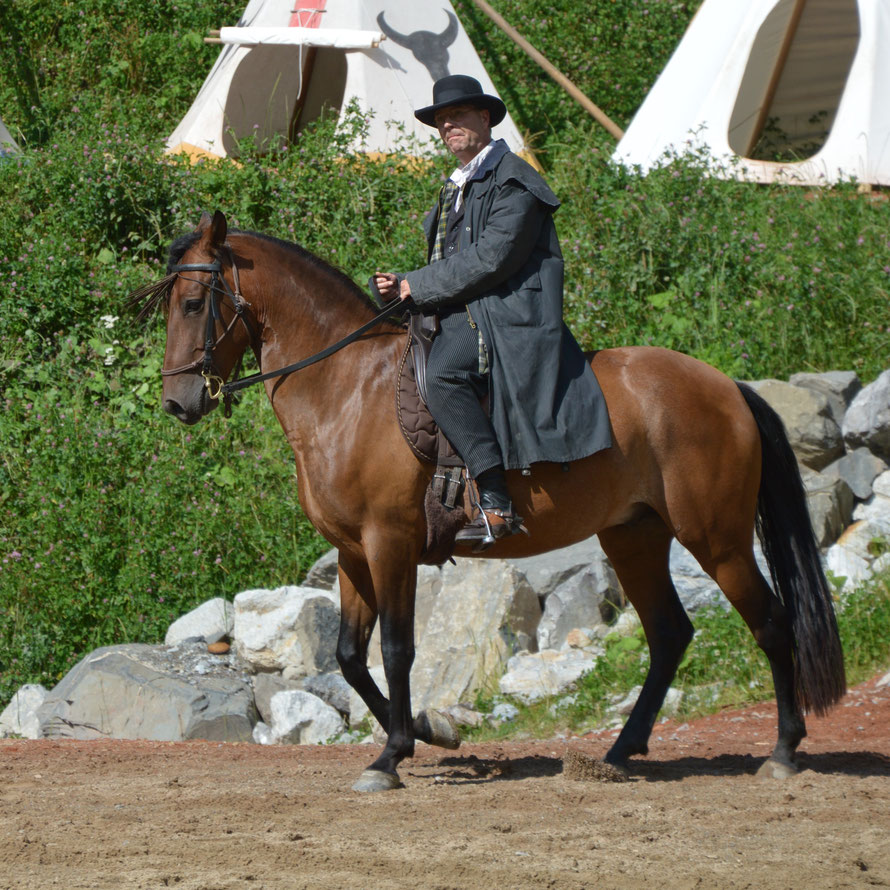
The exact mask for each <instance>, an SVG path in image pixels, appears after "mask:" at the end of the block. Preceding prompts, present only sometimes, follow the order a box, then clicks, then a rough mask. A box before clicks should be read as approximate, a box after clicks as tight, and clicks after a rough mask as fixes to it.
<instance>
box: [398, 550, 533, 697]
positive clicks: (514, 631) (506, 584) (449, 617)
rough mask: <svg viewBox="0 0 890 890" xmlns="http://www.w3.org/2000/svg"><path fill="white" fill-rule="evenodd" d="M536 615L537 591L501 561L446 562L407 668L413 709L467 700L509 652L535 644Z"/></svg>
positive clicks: (502, 662)
mask: <svg viewBox="0 0 890 890" xmlns="http://www.w3.org/2000/svg"><path fill="white" fill-rule="evenodd" d="M540 618H541V605H540V602H539V601H538V597H537V594H536V593H535V592H534V590H532V588H531V586H530V585H529V583H528V581H527V580H526V578H525V576H524V575H523V574H522V573H521V572H519V571H518V570H517V569H516V568H515V567H514V566H512V565H510V564H509V563H507V562H505V561H504V560H471V559H461V560H459V561H458V562H457V564H456V565H447V564H446V565H445V567H444V568H443V569H442V590H441V592H440V593H439V595H438V596H437V597H436V601H435V604H434V605H433V610H432V613H431V615H430V618H429V621H428V622H427V625H426V630H425V632H424V635H423V639H422V640H421V645H420V648H419V649H418V651H417V656H416V658H415V662H414V669H413V670H412V672H411V684H412V686H411V688H412V696H411V699H412V703H413V706H414V708H415V710H419V709H421V708H439V707H447V706H448V705H452V704H457V703H458V702H461V701H465V700H468V699H469V700H472V698H473V696H474V694H475V692H476V690H477V689H479V688H480V687H481V686H482V685H483V684H484V683H485V682H486V680H488V679H490V678H492V677H493V676H495V675H496V674H497V673H499V672H500V669H501V668H502V666H503V664H504V663H505V662H506V661H507V659H508V658H509V657H510V656H511V655H512V654H514V653H515V652H518V651H520V650H521V649H529V648H533V647H534V646H535V631H536V630H537V626H538V622H539V621H540Z"/></svg>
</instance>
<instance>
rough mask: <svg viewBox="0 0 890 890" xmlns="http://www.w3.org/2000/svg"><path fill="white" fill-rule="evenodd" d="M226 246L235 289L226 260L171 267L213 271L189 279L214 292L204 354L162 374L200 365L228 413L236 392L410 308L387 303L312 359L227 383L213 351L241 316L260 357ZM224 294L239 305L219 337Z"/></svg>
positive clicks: (302, 365) (287, 370)
mask: <svg viewBox="0 0 890 890" xmlns="http://www.w3.org/2000/svg"><path fill="white" fill-rule="evenodd" d="M226 249H227V250H228V251H229V260H230V262H231V266H232V278H233V280H234V285H235V288H234V290H232V289H231V288H230V287H229V285H228V283H227V282H226V280H225V278H224V277H223V276H222V274H221V273H222V262H221V260H219V259H217V260H214V261H213V262H211V263H180V264H179V265H175V266H171V267H170V272H171V274H173V273H175V274H181V273H182V272H209V273H210V283H209V284H206V283H205V282H203V281H199V280H198V279H189V280H192V281H195V282H197V283H198V284H200V285H201V286H202V287H205V288H207V290H208V292H209V294H210V307H209V309H208V311H207V325H206V328H205V333H204V354H203V356H202V357H201V358H198V359H195V360H194V361H193V362H190V363H189V364H186V365H180V366H179V367H177V368H162V369H161V375H162V376H164V377H168V376H172V375H173V374H183V373H185V372H188V371H194V370H195V369H197V368H198V367H200V368H201V376H202V377H203V378H204V386H205V387H206V388H207V392H208V394H209V395H210V398H211V399H218V398H219V397H220V396H222V397H223V398H224V399H225V405H226V415H227V416H228V415H229V413H230V410H231V397H232V393H235V392H237V391H238V390H241V389H246V388H247V387H248V386H253V384H255V383H262V382H263V381H265V380H272V379H274V378H276V377H283V376H284V375H285V374H292V373H294V372H295V371H300V370H302V369H303V368H308V367H309V366H310V365H314V364H315V363H316V362H320V361H321V360H322V359H325V358H327V357H328V356H330V355H333V354H334V353H335V352H338V351H339V350H341V349H342V348H343V347H344V346H348V345H349V344H350V343H353V342H355V341H356V340H358V339H359V337H361V336H362V335H363V334H365V333H367V332H368V331H369V330H371V328H373V327H375V326H376V325H378V324H380V322H382V321H383V320H384V319H386V318H387V317H388V316H390V315H392V314H393V312H395V310H397V309H399V308H402V309H404V308H406V307H405V306H404V304H403V302H402V301H401V300H399V299H396V300H393V301H392V302H391V303H389V304H388V305H386V306H384V307H383V309H382V310H381V311H380V312H379V313H377V315H375V316H374V317H373V318H372V319H371V320H370V321H368V322H365V324H363V325H362V326H361V327H359V328H357V329H356V330H354V331H352V332H351V333H349V334H347V335H346V336H345V337H343V339H342V340H338V341H337V342H336V343H333V344H331V345H330V346H327V347H325V348H324V349H322V350H321V351H320V352H316V353H315V354H314V355H310V356H309V357H308V358H304V359H301V360H300V361H297V362H294V363H293V364H290V365H287V366H286V367H284V368H279V369H278V370H276V371H267V372H265V373H262V372H260V373H257V374H251V375H249V376H247V377H241V378H238V379H236V380H232V381H230V382H229V383H226V382H225V381H224V380H223V378H222V377H220V376H219V375H218V374H215V373H214V369H213V350H214V349H215V348H216V347H217V346H218V345H219V344H220V343H221V342H222V341H223V340H224V339H225V338H226V337H227V336H228V334H229V333H230V332H231V331H232V329H233V328H234V327H235V325H236V324H237V322H238V321H239V319H240V321H241V322H242V323H243V324H244V327H245V328H246V330H247V332H248V335H249V336H250V343H251V347H252V348H253V350H254V353H255V354H256V356H257V358H258V359H259V350H258V348H257V338H256V333H255V331H254V328H253V325H252V324H251V322H250V318H249V316H248V315H247V313H246V311H245V310H246V307H248V306H249V305H250V303H248V302H247V301H246V300H245V299H244V297H243V296H242V294H241V285H240V281H239V277H238V267H237V266H236V265H235V257H234V255H233V254H232V252H231V250H230V249H229V248H228V247H226ZM220 282H222V287H220ZM220 293H222V294H223V296H228V297H230V298H231V300H232V305H233V306H234V308H235V315H233V316H232V320H231V321H230V322H229V324H228V325H226V326H225V328H224V330H223V332H222V333H221V334H220V335H219V336H218V337H217V336H216V323H217V322H219V323H220V324H224V320H223V317H222V313H221V312H220V310H219V300H218V298H217V295H218V294H220ZM240 367H241V360H240V359H239V360H238V364H237V366H236V369H235V375H236V377H237V374H238V373H239V371H240Z"/></svg>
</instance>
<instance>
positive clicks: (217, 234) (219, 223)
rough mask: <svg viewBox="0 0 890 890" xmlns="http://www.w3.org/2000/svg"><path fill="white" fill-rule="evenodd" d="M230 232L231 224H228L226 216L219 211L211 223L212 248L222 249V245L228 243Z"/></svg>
mask: <svg viewBox="0 0 890 890" xmlns="http://www.w3.org/2000/svg"><path fill="white" fill-rule="evenodd" d="M205 215H206V214H205ZM228 231H229V224H228V223H227V222H226V215H225V214H224V213H223V212H222V211H221V210H217V211H216V212H215V213H214V214H213V219H212V220H211V221H210V244H211V246H213V247H222V245H223V244H225V243H226V234H227V233H228Z"/></svg>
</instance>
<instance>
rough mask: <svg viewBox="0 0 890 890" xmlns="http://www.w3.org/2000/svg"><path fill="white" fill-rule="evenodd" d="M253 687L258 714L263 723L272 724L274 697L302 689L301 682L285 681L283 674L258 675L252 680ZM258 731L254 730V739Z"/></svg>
mask: <svg viewBox="0 0 890 890" xmlns="http://www.w3.org/2000/svg"><path fill="white" fill-rule="evenodd" d="M251 685H252V686H253V699H254V702H255V703H256V709H257V712H258V713H259V715H260V720H262V721H263V723H266V724H270V725H271V723H272V696H273V695H275V694H276V693H278V692H290V691H293V690H297V689H302V684H301V681H300V680H285V679H284V677H282V676H281V674H266V673H262V674H256V675H254V676H253V677H252V678H251ZM260 731H261V732H262V730H260ZM256 734H257V730H256V728H254V739H256Z"/></svg>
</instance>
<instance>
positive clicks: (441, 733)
mask: <svg viewBox="0 0 890 890" xmlns="http://www.w3.org/2000/svg"><path fill="white" fill-rule="evenodd" d="M418 716H419V717H422V718H426V722H427V725H428V726H429V728H430V741H429V743H430V744H431V745H437V746H438V747H440V748H448V749H449V750H452V751H454V750H455V749H457V748H459V747H460V730H459V729H458V728H457V721H456V720H455V719H454V717H452V716H451V714H445V713H443V712H442V711H434V710H433V709H432V708H427V709H426V710H424V711H421V712H420V714H418Z"/></svg>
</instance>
